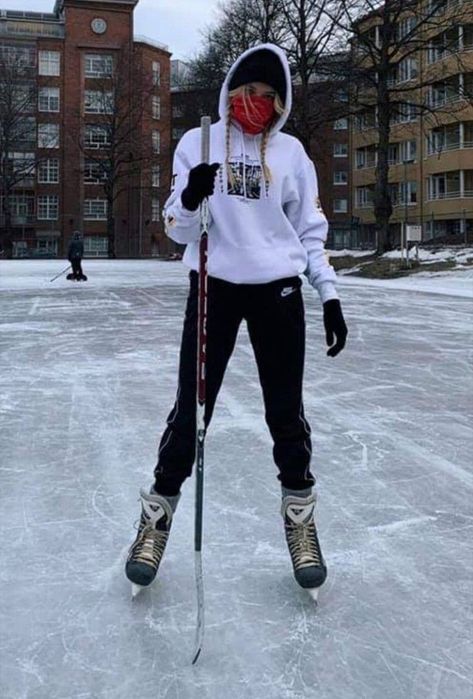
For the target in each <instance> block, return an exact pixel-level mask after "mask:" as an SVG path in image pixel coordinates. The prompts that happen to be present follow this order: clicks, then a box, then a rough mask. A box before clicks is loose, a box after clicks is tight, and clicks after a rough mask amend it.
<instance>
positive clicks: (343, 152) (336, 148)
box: [333, 143, 348, 158]
mask: <svg viewBox="0 0 473 699" xmlns="http://www.w3.org/2000/svg"><path fill="white" fill-rule="evenodd" d="M333 156H334V158H347V157H348V144H347V143H334V144H333Z"/></svg>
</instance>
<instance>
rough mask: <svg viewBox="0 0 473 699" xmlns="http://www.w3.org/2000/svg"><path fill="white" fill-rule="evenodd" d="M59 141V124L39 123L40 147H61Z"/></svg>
mask: <svg viewBox="0 0 473 699" xmlns="http://www.w3.org/2000/svg"><path fill="white" fill-rule="evenodd" d="M52 132H54V133H52ZM59 142H60V133H59V124H54V123H45V124H38V148H51V149H52V148H59Z"/></svg>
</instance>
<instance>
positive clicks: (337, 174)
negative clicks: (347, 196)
mask: <svg viewBox="0 0 473 699" xmlns="http://www.w3.org/2000/svg"><path fill="white" fill-rule="evenodd" d="M333 184H334V185H335V186H337V187H340V186H344V187H346V185H347V184H348V170H335V171H334V173H333Z"/></svg>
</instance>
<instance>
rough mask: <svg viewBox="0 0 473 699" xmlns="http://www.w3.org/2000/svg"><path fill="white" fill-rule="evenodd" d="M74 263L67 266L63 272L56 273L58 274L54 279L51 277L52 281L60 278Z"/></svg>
mask: <svg viewBox="0 0 473 699" xmlns="http://www.w3.org/2000/svg"><path fill="white" fill-rule="evenodd" d="M71 267H72V265H69V267H66V269H63V270H62V272H59V274H56V276H55V277H54V278H53V279H50V280H49V281H50V282H54V281H56V279H59V277H61V276H62V275H63V274H64V273H65V272H67V270H68V269H71Z"/></svg>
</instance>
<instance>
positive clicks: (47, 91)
mask: <svg viewBox="0 0 473 699" xmlns="http://www.w3.org/2000/svg"><path fill="white" fill-rule="evenodd" d="M60 105H61V94H60V90H59V88H58V87H40V88H39V90H38V112H59V111H60Z"/></svg>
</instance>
